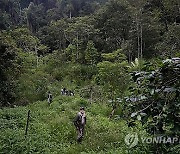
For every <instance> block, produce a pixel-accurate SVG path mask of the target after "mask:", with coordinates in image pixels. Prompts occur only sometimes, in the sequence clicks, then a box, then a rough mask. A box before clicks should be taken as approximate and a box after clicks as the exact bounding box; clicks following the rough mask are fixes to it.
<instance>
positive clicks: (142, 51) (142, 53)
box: [141, 23, 143, 59]
mask: <svg viewBox="0 0 180 154" xmlns="http://www.w3.org/2000/svg"><path fill="white" fill-rule="evenodd" d="M142 33H143V30H142V23H141V59H142V58H143V35H142Z"/></svg>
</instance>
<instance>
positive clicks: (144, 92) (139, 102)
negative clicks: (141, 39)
mask: <svg viewBox="0 0 180 154" xmlns="http://www.w3.org/2000/svg"><path fill="white" fill-rule="evenodd" d="M179 61H180V60H179V58H173V59H167V60H165V61H164V62H163V64H162V66H161V67H160V68H159V69H158V70H153V71H151V70H150V71H142V72H135V73H133V80H134V81H136V83H137V86H136V87H134V88H132V90H131V92H132V96H131V97H130V98H129V99H127V100H128V101H129V102H130V104H129V106H131V107H130V108H131V110H132V111H133V112H134V113H132V114H131V116H132V117H136V116H137V118H138V119H139V120H142V122H143V123H145V125H147V129H148V130H149V131H150V132H151V133H157V134H158V133H160V134H162V133H164V134H168V135H178V134H179V132H178V131H177V130H178V127H179V124H178V117H179V113H178V112H179V102H180V100H179V99H180V97H179V79H178V76H179V73H180V71H179ZM172 119H173V120H172Z"/></svg>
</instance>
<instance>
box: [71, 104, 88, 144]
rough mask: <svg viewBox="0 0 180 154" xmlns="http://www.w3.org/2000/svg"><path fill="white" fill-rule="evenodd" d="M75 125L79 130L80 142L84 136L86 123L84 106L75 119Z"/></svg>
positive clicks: (78, 139)
mask: <svg viewBox="0 0 180 154" xmlns="http://www.w3.org/2000/svg"><path fill="white" fill-rule="evenodd" d="M74 125H75V127H76V130H77V134H78V136H77V142H78V143H80V142H81V141H82V138H83V136H84V128H85V125H86V114H85V109H84V107H81V108H80V112H78V114H77V116H76V117H75V119H74Z"/></svg>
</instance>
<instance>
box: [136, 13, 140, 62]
mask: <svg viewBox="0 0 180 154" xmlns="http://www.w3.org/2000/svg"><path fill="white" fill-rule="evenodd" d="M136 31H137V45H138V59H139V57H140V37H139V19H138V17H137V16H136Z"/></svg>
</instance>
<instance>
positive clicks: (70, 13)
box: [69, 10, 72, 19]
mask: <svg viewBox="0 0 180 154" xmlns="http://www.w3.org/2000/svg"><path fill="white" fill-rule="evenodd" d="M69 18H70V19H71V18H72V12H71V10H70V11H69Z"/></svg>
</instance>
